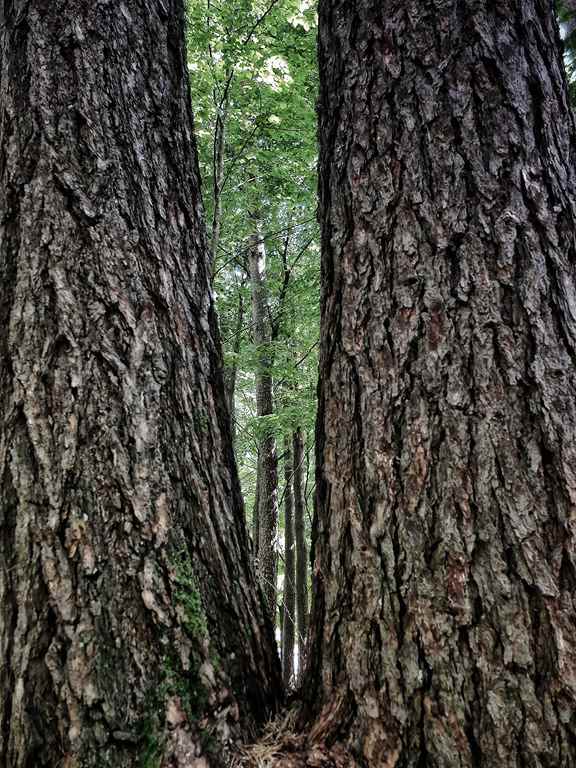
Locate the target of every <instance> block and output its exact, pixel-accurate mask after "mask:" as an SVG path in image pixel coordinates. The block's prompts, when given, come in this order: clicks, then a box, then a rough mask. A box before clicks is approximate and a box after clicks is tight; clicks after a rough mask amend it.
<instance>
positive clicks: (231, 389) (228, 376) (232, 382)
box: [224, 285, 244, 443]
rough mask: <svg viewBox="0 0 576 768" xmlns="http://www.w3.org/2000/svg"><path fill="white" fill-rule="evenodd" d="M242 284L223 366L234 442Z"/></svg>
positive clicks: (242, 315)
mask: <svg viewBox="0 0 576 768" xmlns="http://www.w3.org/2000/svg"><path fill="white" fill-rule="evenodd" d="M242 287H243V286H242V285H241V286H240V288H239V290H238V312H237V314H236V324H235V327H234V342H233V345H232V352H233V355H234V357H233V361H232V363H231V364H230V365H226V366H225V368H224V389H225V392H226V402H227V403H228V411H229V413H230V421H231V426H232V443H235V442H236V378H237V375H238V363H237V358H238V355H239V353H240V345H241V341H242V326H243V324H244V297H243V296H242Z"/></svg>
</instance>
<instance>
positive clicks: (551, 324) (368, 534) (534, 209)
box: [307, 0, 576, 768]
mask: <svg viewBox="0 0 576 768" xmlns="http://www.w3.org/2000/svg"><path fill="white" fill-rule="evenodd" d="M319 46H320V73H321V99H320V108H319V113H320V141H321V159H320V174H321V175H320V194H321V221H322V243H323V292H322V339H323V341H322V352H321V364H320V365H321V367H320V373H321V389H320V412H319V420H318V435H317V436H318V454H317V457H318V476H317V479H318V518H317V524H316V560H315V605H314V617H313V622H312V627H313V638H312V653H311V660H310V665H311V668H310V674H311V677H310V679H309V686H307V690H308V691H309V696H310V703H311V707H312V709H313V710H314V711H315V712H316V713H317V715H318V718H319V719H318V722H317V728H316V730H315V734H316V735H317V736H319V735H321V734H322V733H323V732H324V735H327V734H328V733H330V734H331V735H332V736H335V735H338V731H340V735H341V736H343V737H346V738H347V741H348V743H349V745H350V747H351V748H352V749H353V750H354V752H355V753H356V754H357V755H358V756H359V757H361V759H362V764H363V765H368V766H389V767H392V766H396V767H397V768H399V767H400V766H402V767H403V768H405V767H406V768H407V767H408V766H410V767H412V768H416V766H421V767H422V768H424V766H426V767H430V766H434V768H456V767H457V766H458V768H472V767H473V766H474V767H475V768H478V767H479V766H481V767H482V768H488V767H490V768H493V767H494V766H498V768H512V767H513V768H528V767H529V768H537V767H538V768H540V767H543V766H547V767H548V768H552V766H554V768H560V767H562V768H569V766H574V765H576V738H575V735H576V671H575V670H576V610H575V604H574V600H575V588H576V562H575V551H574V540H573V531H574V526H575V520H576V369H575V364H576V289H575V267H576V250H575V233H576V218H575V202H574V201H575V194H576V178H575V175H576V173H575V172H576V153H575V146H576V144H575V133H574V122H573V118H572V115H571V113H570V110H569V107H568V104H567V93H566V84H565V80H564V73H563V67H562V60H561V56H560V46H559V40H558V35H557V29H556V22H555V19H554V14H553V8H552V3H551V2H548V0H507V2H504V3H487V2H486V3H484V2H476V0H458V2H457V1H456V0H426V1H425V2H422V0H418V1H416V0H385V2H375V1H374V0H358V2H355V3H347V2H340V0H321V2H320V44H319ZM323 729H324V731H323Z"/></svg>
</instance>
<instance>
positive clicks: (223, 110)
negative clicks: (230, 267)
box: [210, 72, 234, 270]
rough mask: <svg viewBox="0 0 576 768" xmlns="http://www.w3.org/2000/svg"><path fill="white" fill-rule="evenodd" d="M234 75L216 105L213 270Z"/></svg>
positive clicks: (217, 240) (218, 240) (212, 230)
mask: <svg viewBox="0 0 576 768" xmlns="http://www.w3.org/2000/svg"><path fill="white" fill-rule="evenodd" d="M233 77H234V73H233V72H228V74H227V77H226V81H225V83H224V92H223V94H222V96H221V98H220V100H219V103H218V105H217V107H216V124H215V126H214V144H213V157H212V205H213V210H212V228H211V237H210V254H211V264H212V270H214V267H215V265H216V257H217V256H218V245H219V244H220V235H221V232H222V190H223V187H224V162H225V160H226V123H227V120H228V107H229V102H230V86H231V84H232V79H233ZM215 98H217V97H215Z"/></svg>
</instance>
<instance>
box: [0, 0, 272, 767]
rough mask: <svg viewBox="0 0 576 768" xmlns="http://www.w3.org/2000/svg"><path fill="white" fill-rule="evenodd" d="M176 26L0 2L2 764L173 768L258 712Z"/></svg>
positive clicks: (266, 663) (261, 713)
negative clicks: (210, 730)
mask: <svg viewBox="0 0 576 768" xmlns="http://www.w3.org/2000/svg"><path fill="white" fill-rule="evenodd" d="M183 31H184V11H183V4H182V2H181V0H163V2H136V0H123V2H122V3H110V2H106V1H102V2H94V3H85V2H80V0H66V1H65V0H50V2H43V1H41V0H38V2H27V1H26V0H22V1H19V2H9V1H8V0H6V1H5V2H2V3H0V291H1V293H0V611H1V620H0V660H1V663H0V728H1V738H0V766H2V768H21V767H24V766H26V767H31V766H34V767H35V768H39V767H41V766H50V767H51V768H53V766H56V765H65V766H67V767H68V768H72V767H73V766H83V767H87V768H89V767H91V766H94V767H95V766H99V767H100V766H136V765H141V764H142V762H143V755H144V754H148V756H150V754H151V752H153V753H154V755H156V753H158V754H161V753H162V750H163V749H164V748H165V749H166V750H167V752H169V753H171V755H172V757H171V759H172V761H173V762H172V763H171V764H173V765H180V764H183V763H184V762H186V764H187V765H190V764H191V751H193V750H196V749H197V750H200V749H201V748H202V745H201V739H202V738H203V736H202V734H201V733H199V730H201V728H200V725H199V723H201V722H206V723H209V725H210V727H214V728H215V731H214V736H215V737H216V739H217V741H218V743H219V749H218V752H219V753H220V754H221V755H222V754H224V747H223V744H222V741H221V739H224V740H225V739H226V734H227V733H228V734H230V733H231V735H232V736H233V737H234V736H238V735H239V734H240V731H241V730H242V729H244V728H247V727H249V723H250V721H251V720H253V719H255V720H260V719H263V718H265V717H266V716H267V714H268V713H269V712H270V710H271V708H273V707H274V698H275V693H274V687H275V685H276V681H278V680H279V670H278V671H277V669H276V661H275V651H274V639H273V635H272V631H271V626H270V624H269V623H268V622H267V620H266V619H265V616H264V608H263V606H262V605H261V602H260V599H259V597H258V594H259V593H258V591H257V588H256V584H255V578H254V576H253V573H252V568H251V564H250V560H249V554H248V552H249V550H248V541H247V535H246V531H245V528H244V522H243V515H242V501H241V496H240V488H239V483H238V479H237V475H236V469H235V465H234V458H233V453H232V445H231V439H230V427H229V421H228V417H227V413H226V407H225V399H224V388H223V382H222V375H221V354H220V348H219V342H218V340H217V333H216V328H215V319H214V311H213V306H212V303H211V299H210V292H209V258H208V253H209V249H208V244H207V240H206V235H205V231H204V223H203V213H202V207H201V201H200V193H199V181H198V172H197V165H196V151H195V146H194V141H193V125H192V115H191V111H190V104H189V94H188V85H187V70H186V66H185V61H184V55H183V51H184V40H183ZM224 606H225V608H224ZM238 708H239V709H238ZM216 713H218V714H216ZM164 714H166V718H165V716H164ZM204 716H206V720H203V719H202V718H204ZM165 720H166V723H167V724H168V725H170V726H171V727H172V728H173V730H172V731H171V735H169V736H166V741H165V740H164V737H165V735H166V731H165V724H166V723H165ZM194 722H195V723H196V725H194ZM218 724H219V725H218ZM230 729H231V730H230Z"/></svg>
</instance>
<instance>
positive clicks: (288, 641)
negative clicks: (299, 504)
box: [282, 438, 296, 685]
mask: <svg viewBox="0 0 576 768" xmlns="http://www.w3.org/2000/svg"><path fill="white" fill-rule="evenodd" d="M292 481H293V466H292V440H290V439H288V438H286V439H285V440H284V544H285V546H284V600H283V611H284V621H283V622H282V676H283V678H284V684H285V685H288V684H289V683H290V681H291V680H292V677H293V675H294V624H295V621H294V616H295V614H296V592H295V588H294V584H295V580H296V573H295V563H294V555H295V551H294V550H295V547H294V496H293V493H292Z"/></svg>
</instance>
